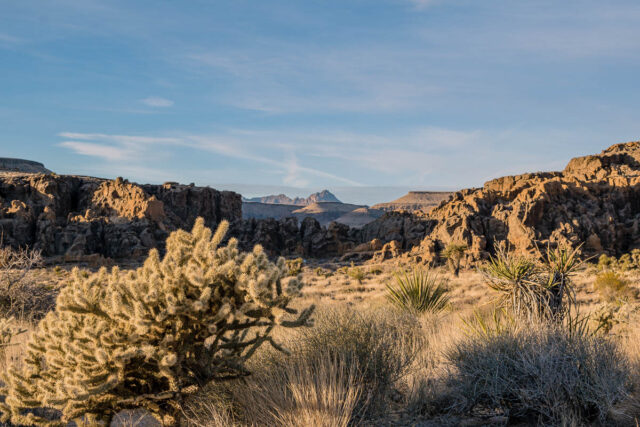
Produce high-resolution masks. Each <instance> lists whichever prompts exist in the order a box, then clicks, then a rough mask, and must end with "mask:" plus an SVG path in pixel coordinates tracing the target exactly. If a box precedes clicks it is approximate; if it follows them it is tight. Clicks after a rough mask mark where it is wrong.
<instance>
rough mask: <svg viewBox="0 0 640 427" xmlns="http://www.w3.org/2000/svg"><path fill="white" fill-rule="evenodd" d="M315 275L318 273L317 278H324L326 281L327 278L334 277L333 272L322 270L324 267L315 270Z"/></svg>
mask: <svg viewBox="0 0 640 427" xmlns="http://www.w3.org/2000/svg"><path fill="white" fill-rule="evenodd" d="M315 273H316V276H318V277H324V278H325V279H327V278H329V277H331V276H333V273H332V272H331V270H325V269H324V268H322V267H318V268H316V269H315Z"/></svg>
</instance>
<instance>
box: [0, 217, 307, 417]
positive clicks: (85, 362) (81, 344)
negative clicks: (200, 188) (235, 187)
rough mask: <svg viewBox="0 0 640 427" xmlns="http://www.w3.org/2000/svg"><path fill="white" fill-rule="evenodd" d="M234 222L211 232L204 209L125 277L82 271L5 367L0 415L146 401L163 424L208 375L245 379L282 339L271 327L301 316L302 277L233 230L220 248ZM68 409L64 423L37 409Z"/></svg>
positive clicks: (75, 411) (96, 410)
mask: <svg viewBox="0 0 640 427" xmlns="http://www.w3.org/2000/svg"><path fill="white" fill-rule="evenodd" d="M227 229H228V223H227V222H223V223H222V224H220V226H219V227H218V230H217V231H216V233H215V235H213V237H212V233H211V230H209V229H208V228H206V227H205V226H204V221H203V220H202V218H199V219H198V220H197V221H196V223H195V225H194V227H193V231H192V232H191V233H188V232H185V231H182V230H179V231H176V232H174V233H172V234H171V235H170V236H169V238H168V239H167V244H166V248H167V249H166V255H165V256H164V258H163V259H160V257H159V254H158V252H157V251H156V250H153V251H151V252H150V253H149V257H148V258H147V260H146V261H145V263H144V265H143V266H142V267H140V268H138V269H137V270H134V271H129V272H127V273H126V274H125V273H122V272H120V271H119V270H118V269H117V268H114V269H113V270H112V272H111V273H110V274H109V273H108V272H107V270H106V269H105V268H103V269H101V270H100V271H99V272H98V273H95V274H91V275H88V274H85V273H83V272H80V271H78V270H77V269H76V270H75V271H74V273H73V280H72V282H71V283H69V284H68V285H67V286H66V287H65V288H64V289H63V290H62V291H61V293H60V296H59V297H58V300H57V304H56V309H55V311H52V312H50V313H49V314H47V316H46V317H45V318H44V319H43V320H42V321H40V322H39V324H38V326H37V329H36V330H35V332H34V333H33V334H32V335H31V337H30V341H29V343H28V351H27V355H26V358H25V360H24V363H23V366H22V367H20V368H17V367H13V368H11V369H9V371H8V373H7V374H6V375H5V376H4V383H5V384H6V387H5V388H4V389H3V390H2V391H1V393H2V394H3V395H5V396H6V399H5V401H4V402H3V403H2V404H0V408H1V409H2V412H3V414H2V421H3V422H6V421H9V420H10V421H11V422H12V423H13V424H20V425H51V424H55V425H66V424H67V423H69V422H71V421H76V422H80V421H81V420H82V422H86V423H88V424H89V425H102V424H106V425H109V423H110V421H111V420H112V419H113V417H114V415H115V414H116V413H117V412H119V411H120V410H122V409H132V408H144V409H146V410H147V411H149V412H150V413H151V414H152V415H154V416H155V417H156V418H157V419H158V420H159V421H160V422H162V423H163V424H164V425H173V424H175V423H176V415H177V414H178V413H179V411H180V410H181V409H180V404H181V403H182V401H183V400H184V399H185V398H186V397H187V396H189V395H191V394H193V393H194V392H196V391H198V390H199V389H200V387H201V386H202V385H203V384H206V383H209V382H212V381H217V380H223V379H229V378H235V377H238V376H244V375H246V374H247V373H248V372H247V370H246V368H245V363H246V361H247V360H248V359H249V358H250V357H251V356H252V355H253V354H254V352H255V351H256V349H257V348H258V347H259V346H260V345H261V344H263V343H270V344H271V345H272V346H273V347H274V348H278V349H281V347H280V346H279V345H278V344H277V343H276V342H275V341H274V340H273V338H272V337H271V332H272V330H273V329H274V327H276V326H278V325H280V326H283V327H296V326H301V325H305V324H306V323H307V320H308V318H309V316H310V314H311V312H312V310H313V307H309V308H308V309H305V310H303V311H302V312H301V313H300V315H299V316H298V317H297V318H294V319H288V314H295V313H296V311H295V310H293V309H291V308H288V304H289V302H290V301H291V299H292V298H293V296H294V295H296V294H297V292H298V291H299V286H300V284H299V282H298V281H297V280H296V279H295V278H285V277H286V276H287V272H288V270H287V265H286V263H285V261H284V259H282V258H281V259H279V260H278V262H277V264H273V263H271V262H269V260H268V259H267V256H266V254H265V253H264V252H263V250H262V248H261V247H259V246H256V248H254V250H253V252H251V253H243V252H240V251H239V250H238V249H237V241H236V240H235V239H231V241H230V242H229V244H228V245H227V246H225V247H218V246H219V244H220V242H221V241H222V239H223V237H224V235H225V233H226V231H227ZM39 407H49V408H52V409H57V410H59V411H60V412H61V417H60V419H59V420H55V421H53V422H52V421H50V420H48V419H45V418H43V417H40V416H38V415H36V413H34V412H33V411H32V409H34V408H39Z"/></svg>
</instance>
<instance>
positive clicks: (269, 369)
mask: <svg viewBox="0 0 640 427" xmlns="http://www.w3.org/2000/svg"><path fill="white" fill-rule="evenodd" d="M419 328H420V325H419V323H418V322H417V320H416V319H415V318H414V317H410V316H406V315H403V314H402V313H399V312H394V311H390V310H378V311H375V312H370V313H358V312H354V311H352V310H348V309H338V310H336V309H326V310H320V311H319V312H318V314H317V316H316V319H315V325H314V326H313V327H312V328H309V329H306V330H302V331H296V333H295V334H292V335H291V336H290V337H289V338H288V340H287V343H286V347H287V348H288V349H289V350H290V351H291V355H290V356H282V355H280V354H277V353H275V352H272V351H265V352H264V353H263V354H261V355H256V358H255V360H254V361H253V363H252V364H251V366H250V369H251V370H252V371H253V372H254V374H253V375H251V376H249V377H247V378H246V379H245V380H243V381H239V382H235V383H228V384H225V385H218V386H216V387H213V388H212V389H210V390H209V393H208V395H205V396H201V397H200V398H199V399H198V400H197V401H196V402H194V403H192V404H191V405H190V406H189V407H188V408H187V410H186V411H185V412H186V415H187V419H189V420H190V423H191V425H194V426H221V425H243V426H244V425H269V426H272V425H273V426H300V427H302V426H312V427H324V426H327V427H328V426H347V425H352V424H353V423H369V424H371V423H373V424H376V423H379V422H382V419H383V418H385V417H388V416H389V413H390V411H391V407H392V406H393V405H394V399H396V397H397V395H398V393H399V392H398V390H396V386H398V385H399V384H400V382H401V380H402V379H403V378H404V377H405V376H406V375H407V372H408V369H409V368H410V367H411V366H412V363H413V361H414V359H415V358H416V356H417V354H418V353H419V351H420V342H419V337H420V334H419V333H417V331H418V330H419ZM202 414H204V415H202ZM205 419H208V420H209V421H206V422H203V421H202V420H205Z"/></svg>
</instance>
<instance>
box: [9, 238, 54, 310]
mask: <svg viewBox="0 0 640 427" xmlns="http://www.w3.org/2000/svg"><path fill="white" fill-rule="evenodd" d="M41 263H42V256H41V254H40V251H32V250H29V249H28V248H23V249H13V248H11V247H8V246H5V247H2V248H0V316H1V317H12V316H15V317H19V318H21V319H24V320H26V321H34V320H39V319H41V318H42V317H43V316H44V315H45V314H47V312H49V311H51V310H52V309H53V306H54V305H55V299H56V296H57V292H56V291H55V290H51V289H48V288H46V287H45V286H43V285H41V284H40V283H38V282H36V281H35V280H34V279H33V275H32V270H33V269H34V268H36V267H38V266H39V265H40V264H41Z"/></svg>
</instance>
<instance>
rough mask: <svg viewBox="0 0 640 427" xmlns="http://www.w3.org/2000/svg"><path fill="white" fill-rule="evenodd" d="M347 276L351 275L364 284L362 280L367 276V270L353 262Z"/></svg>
mask: <svg viewBox="0 0 640 427" xmlns="http://www.w3.org/2000/svg"><path fill="white" fill-rule="evenodd" d="M347 276H349V277H350V278H351V279H353V280H355V281H356V282H358V283H359V284H362V281H363V280H364V279H365V278H366V277H367V273H365V271H364V270H363V269H362V268H361V267H357V266H356V265H355V264H354V263H353V262H352V263H351V267H350V268H349V269H348V270H347Z"/></svg>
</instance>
